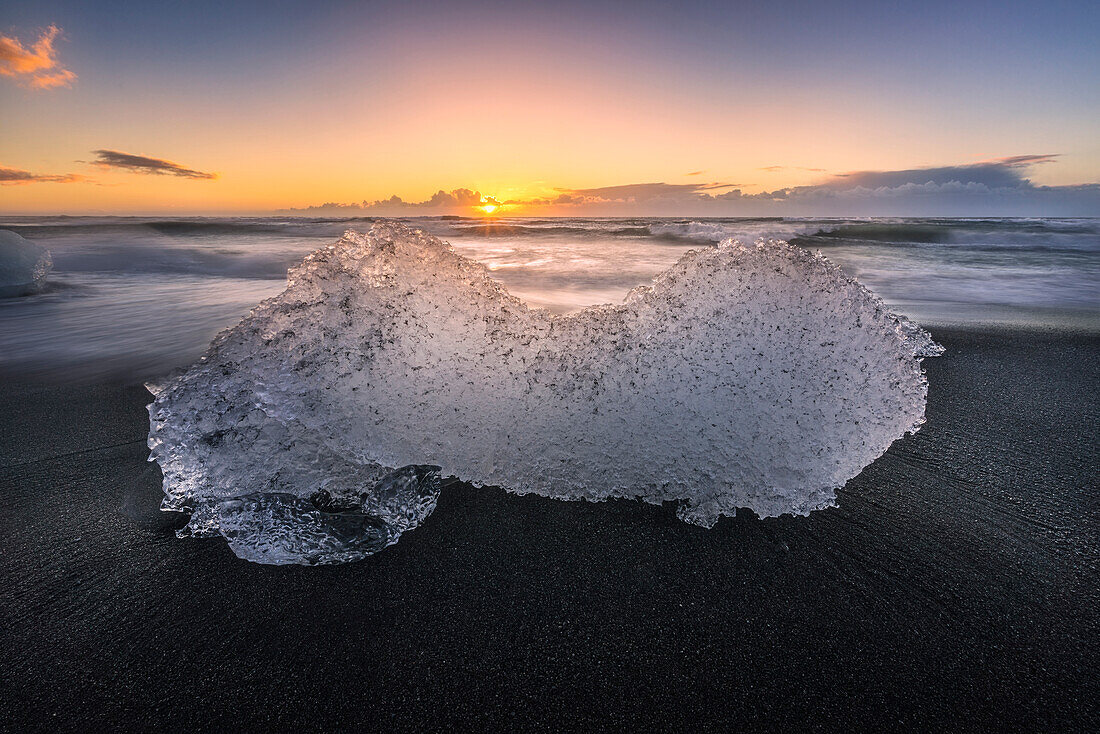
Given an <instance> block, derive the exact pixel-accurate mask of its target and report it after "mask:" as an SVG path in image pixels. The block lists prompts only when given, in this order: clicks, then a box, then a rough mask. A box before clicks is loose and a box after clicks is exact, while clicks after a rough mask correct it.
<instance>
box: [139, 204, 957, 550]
mask: <svg viewBox="0 0 1100 734" xmlns="http://www.w3.org/2000/svg"><path fill="white" fill-rule="evenodd" d="M939 351H941V350H940V348H939V347H938V345H936V344H935V343H934V342H932V340H931V338H930V337H929V336H928V334H927V333H925V332H924V331H923V330H921V329H920V328H919V327H917V326H916V325H915V324H912V323H910V322H908V321H906V320H904V319H901V318H899V317H897V316H895V315H893V314H891V313H890V312H889V311H888V310H887V308H886V307H885V306H884V305H883V303H882V302H881V301H880V300H879V299H878V298H877V297H876V296H874V295H873V294H872V293H871V292H870V291H868V290H867V289H866V288H864V287H863V286H862V285H860V284H859V283H857V282H856V281H854V280H853V279H851V278H849V277H847V276H845V275H844V273H842V272H841V271H840V270H839V269H838V268H837V267H836V266H835V265H833V264H831V263H829V262H828V261H827V260H825V259H824V258H822V257H820V256H818V255H815V254H812V253H810V252H807V251H805V250H802V249H799V248H797V247H792V246H790V245H788V244H786V243H784V242H775V241H771V242H758V243H757V244H755V245H751V246H744V245H742V244H740V243H737V242H733V241H729V240H727V241H725V242H723V243H721V244H720V245H719V246H718V247H710V248H706V249H701V250H698V251H692V252H690V253H688V254H687V255H685V256H684V257H683V258H682V259H681V260H680V261H679V262H678V263H676V264H675V265H674V266H673V267H672V268H670V269H669V270H668V271H666V272H665V273H663V274H662V275H660V276H659V277H657V278H656V279H655V280H654V282H653V284H652V285H649V286H644V287H640V288H637V289H635V290H634V291H633V292H631V294H630V295H629V296H628V297H627V299H626V302H625V303H624V304H623V305H619V306H595V307H591V308H587V309H585V310H583V311H580V312H577V313H574V314H569V315H564V316H556V315H551V314H549V313H548V312H545V311H542V310H533V309H528V308H527V307H526V306H525V305H524V304H523V303H521V302H520V301H519V300H517V299H516V298H514V297H512V296H511V295H509V294H508V293H507V292H506V291H505V290H504V288H503V287H502V286H501V285H500V284H499V283H497V282H496V281H494V280H493V279H491V278H490V276H489V273H488V271H487V270H486V269H485V268H484V267H482V266H481V265H479V264H477V263H475V262H473V261H471V260H468V259H466V258H463V257H461V256H459V255H458V254H456V253H455V252H454V251H453V250H452V249H451V248H450V246H448V245H447V244H445V243H443V242H441V241H440V240H438V239H436V238H434V237H431V236H430V235H427V234H425V233H423V232H421V231H419V230H413V229H409V228H408V227H406V226H404V225H401V224H397V223H378V224H375V225H374V226H372V228H371V230H370V231H369V232H367V233H366V234H359V233H356V232H350V231H349V232H347V233H346V234H345V235H344V236H343V237H342V238H341V239H340V240H339V241H338V242H337V243H336V244H335V245H334V246H329V247H325V248H322V249H320V250H318V251H316V252H314V253H313V254H311V255H309V256H308V257H306V259H305V260H304V261H303V262H302V263H301V264H300V265H298V266H296V267H295V268H293V269H291V271H290V273H289V274H288V283H287V289H286V290H285V291H284V292H283V293H282V294H281V295H279V296H277V297H275V298H272V299H270V300H268V301H265V302H263V303H262V304H260V305H259V306H258V307H257V308H256V309H255V310H253V312H252V313H251V314H250V315H249V316H248V317H247V318H245V319H244V320H243V321H242V322H241V323H240V324H238V325H237V326H236V327H234V328H233V329H230V330H228V331H226V332H223V333H222V334H221V335H219V336H218V337H217V339H215V341H214V343H213V344H212V345H211V347H210V350H209V351H208V352H207V354H206V356H204V357H203V358H202V360H201V361H200V362H199V363H198V364H196V365H195V366H193V367H192V368H191V369H190V370H189V371H187V372H186V373H184V374H182V375H180V376H177V377H175V378H173V379H170V380H168V381H166V383H165V384H163V385H161V386H159V387H157V388H154V391H155V392H156V393H157V397H156V400H155V401H154V403H153V404H152V405H151V406H150V415H151V423H152V426H151V430H150V436H149V445H150V448H151V449H152V458H153V459H155V460H156V461H158V462H159V463H160V465H161V468H162V469H163V472H164V491H165V500H164V507H165V508H167V509H184V510H191V511H193V513H194V514H193V516H192V522H191V525H190V526H189V528H190V529H191V531H192V532H195V533H200V534H210V533H221V534H222V535H225V536H226V537H227V538H228V539H229V541H230V544H231V547H232V548H233V550H234V552H236V553H237V554H238V555H240V556H242V557H245V558H248V559H250V560H257V561H262V562H269V563H288V562H298V563H323V562H339V561H346V560H351V559H353V558H358V557H361V556H363V555H367V554H369V553H372V552H374V551H376V550H378V549H380V548H381V547H384V546H385V545H388V544H389V543H392V542H395V541H396V539H397V537H398V536H399V535H400V534H401V532H403V531H404V530H406V529H409V528H411V527H414V526H415V525H417V524H418V523H419V522H420V521H422V520H423V519H424V518H425V517H426V516H427V515H428V513H430V512H431V509H432V508H433V507H434V503H435V497H436V493H437V492H438V481H437V475H436V474H435V472H434V470H433V469H429V468H425V467H424V466H420V465H425V464H431V465H438V467H441V470H442V473H443V475H453V476H457V477H459V478H461V479H464V480H467V481H471V482H474V483H475V484H483V485H499V486H501V487H504V488H506V489H509V490H511V491H513V492H518V493H529V492H534V493H538V494H541V495H546V496H549V497H556V498H561V499H589V500H602V499H606V498H610V497H633V498H639V499H642V500H645V501H647V502H654V503H659V502H662V501H666V500H677V501H679V514H680V517H682V518H683V519H684V520H687V521H688V522H693V523H697V524H700V525H705V526H710V525H713V524H714V523H715V522H716V521H717V520H718V518H719V517H720V516H721V515H732V514H734V512H735V511H736V508H738V507H748V508H752V509H753V510H754V511H755V512H757V513H758V514H760V515H765V516H766V515H779V514H782V513H794V514H806V513H808V512H810V511H811V510H815V509H819V508H824V507H828V506H830V505H831V504H833V502H834V499H835V493H834V490H835V489H836V488H837V487H840V486H842V485H843V484H844V483H845V482H846V481H847V480H848V479H850V478H851V477H853V476H855V475H856V474H857V473H858V472H859V471H860V470H861V469H862V468H863V467H864V466H866V465H867V464H869V463H870V462H872V461H873V460H874V459H875V458H877V457H878V456H880V455H881V454H882V453H883V452H884V451H885V450H886V449H887V447H889V445H890V444H891V443H892V442H893V441H894V440H895V439H897V438H898V437H900V436H902V435H904V434H905V433H906V432H907V431H913V430H916V429H917V428H918V427H919V426H920V425H921V423H922V422H923V420H924V404H925V395H926V392H927V383H926V381H925V378H924V375H923V373H922V371H921V367H920V358H921V357H922V356H926V355H933V354H938V353H939ZM392 467H406V468H405V469H403V470H399V472H398V474H397V475H394V474H393V473H392V469H391V468H392ZM401 472H404V474H401ZM410 473H411V474H410ZM395 476H396V477H397V478H399V477H401V476H404V477H405V481H403V482H402V481H397V479H396V478H395ZM410 477H411V479H410ZM380 528H381V529H380ZM381 538H384V541H383V540H381Z"/></svg>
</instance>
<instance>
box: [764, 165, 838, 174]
mask: <svg viewBox="0 0 1100 734" xmlns="http://www.w3.org/2000/svg"><path fill="white" fill-rule="evenodd" d="M756 170H758V171H769V172H771V173H776V172H778V171H811V172H813V173H824V172H825V169H824V168H807V167H806V166H764V167H763V168H757V169H756Z"/></svg>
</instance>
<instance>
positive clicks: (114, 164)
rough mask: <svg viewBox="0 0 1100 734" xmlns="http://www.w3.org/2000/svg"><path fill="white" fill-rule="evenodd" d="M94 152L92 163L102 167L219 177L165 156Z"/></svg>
mask: <svg viewBox="0 0 1100 734" xmlns="http://www.w3.org/2000/svg"><path fill="white" fill-rule="evenodd" d="M92 152H93V153H95V154H96V156H97V157H96V159H95V160H94V161H92V164H93V165H95V166H99V167H100V168H119V169H122V170H124V171H130V172H131V173H146V174H151V175H155V176H179V177H180V178H198V179H215V178H217V177H218V174H216V173H207V172H205V171H197V170H195V169H192V168H186V167H184V166H181V165H180V164H179V163H173V162H172V161H168V160H164V159H163V158H150V157H148V156H143V155H134V154H132V153H122V152H119V151H117V150H94V151H92Z"/></svg>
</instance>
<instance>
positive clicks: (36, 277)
mask: <svg viewBox="0 0 1100 734" xmlns="http://www.w3.org/2000/svg"><path fill="white" fill-rule="evenodd" d="M52 267H53V259H52V258H51V257H50V251H49V250H47V249H45V248H44V247H40V246H39V245H36V244H34V243H33V242H30V241H29V240H26V239H23V238H22V237H20V236H19V235H17V234H16V233H15V232H11V231H9V230H6V229H0V298H11V297H14V296H25V295H29V294H31V293H37V292H38V291H40V290H41V289H42V286H43V285H45V283H46V276H47V275H49V272H50V269H51V268H52Z"/></svg>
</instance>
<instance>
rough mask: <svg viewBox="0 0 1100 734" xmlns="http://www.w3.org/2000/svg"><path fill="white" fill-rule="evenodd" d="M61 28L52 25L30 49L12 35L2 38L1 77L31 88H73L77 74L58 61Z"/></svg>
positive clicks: (0, 40) (0, 51)
mask: <svg viewBox="0 0 1100 734" xmlns="http://www.w3.org/2000/svg"><path fill="white" fill-rule="evenodd" d="M60 35H61V29H60V28H58V27H57V26H55V25H51V26H50V27H49V28H47V29H46V30H44V31H42V33H41V35H39V37H38V40H37V41H35V42H34V43H33V44H31V46H30V47H29V48H28V47H26V46H24V45H23V43H22V42H21V41H20V40H19V39H18V38H14V37H12V36H0V75H2V76H7V77H12V78H13V79H15V80H16V82H18V83H19V84H21V85H22V86H25V87H30V88H31V89H54V88H56V87H71V86H72V84H73V82H74V81H76V74H74V73H73V72H72V71H70V70H68V69H65V68H63V67H62V66H61V64H60V62H59V61H58V60H57V49H55V48H54V45H53V44H54V41H55V40H56V39H57V37H58V36H60Z"/></svg>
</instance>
